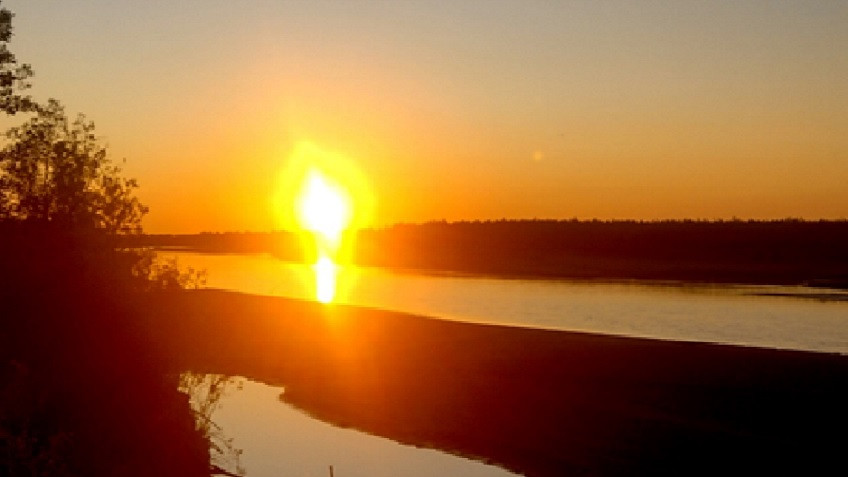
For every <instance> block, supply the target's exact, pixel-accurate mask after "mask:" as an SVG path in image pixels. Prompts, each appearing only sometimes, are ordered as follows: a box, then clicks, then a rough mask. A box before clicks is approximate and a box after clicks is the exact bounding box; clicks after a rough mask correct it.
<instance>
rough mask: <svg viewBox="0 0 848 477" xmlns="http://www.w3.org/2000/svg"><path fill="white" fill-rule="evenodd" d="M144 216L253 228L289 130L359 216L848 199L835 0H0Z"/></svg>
mask: <svg viewBox="0 0 848 477" xmlns="http://www.w3.org/2000/svg"><path fill="white" fill-rule="evenodd" d="M2 6H3V7H5V8H8V9H10V10H11V11H12V12H14V13H15V18H14V20H13V25H14V33H15V36H14V38H13V40H12V42H11V44H10V49H11V50H12V51H13V52H14V53H15V54H16V55H17V56H18V59H19V60H20V61H22V62H26V63H30V64H31V65H32V66H33V69H34V70H35V77H34V78H33V83H34V88H33V90H32V94H33V95H34V96H35V97H36V98H37V99H46V98H48V97H55V98H58V99H60V100H61V101H63V102H64V104H65V105H66V106H67V108H68V110H69V112H72V113H77V112H84V113H86V114H87V115H88V117H89V118H90V119H92V120H94V121H95V123H96V124H97V128H98V132H99V134H100V135H102V137H103V140H104V142H105V143H106V144H108V145H109V148H110V152H111V154H112V157H113V158H115V159H121V158H126V159H127V165H126V168H125V170H126V172H127V173H128V175H130V176H133V177H136V178H138V180H139V182H140V183H141V189H140V195H141V197H142V199H143V200H144V202H145V203H147V204H148V205H149V206H150V207H151V213H150V214H149V216H148V217H147V219H146V221H145V228H146V230H148V231H150V232H199V231H235V230H257V231H261V230H269V229H272V228H274V227H276V226H278V225H279V224H276V223H275V214H274V211H273V208H274V205H273V204H274V197H275V196H276V194H277V192H276V191H275V189H276V188H277V187H279V179H278V177H279V174H280V173H281V171H282V170H284V169H285V167H286V164H287V161H288V158H289V157H290V155H291V154H292V152H293V151H294V150H295V149H296V147H297V145H298V144H302V143H309V144H312V145H314V146H315V147H318V148H320V149H322V150H326V151H330V152H331V153H332V154H337V155H342V156H346V157H347V158H349V161H350V162H352V163H354V164H356V165H357V167H358V168H359V169H360V170H361V172H362V175H363V176H364V177H367V178H368V180H369V181H370V187H371V188H372V190H373V193H374V196H375V197H376V203H377V208H376V213H375V215H374V224H375V225H387V224H391V223H395V222H420V221H427V220H438V219H447V220H461V219H498V218H534V217H537V218H571V217H577V218H585V219H589V218H595V217H597V218H602V219H615V218H619V219H630V218H632V219H662V218H684V217H691V218H731V217H734V216H736V217H741V218H783V217H789V216H792V217H804V218H809V219H817V218H845V217H848V53H846V52H848V27H846V25H848V2H845V1H791V2H790V1H684V0H676V1H668V2H662V1H651V2H647V1H644V2H637V1H621V2H613V1H585V2H582V1H581V2H577V1H459V2H450V1H442V2H423V1H421V2H402V1H387V2H365V1H363V2H356V1H338V2H318V1H309V2H307V1H302V2H301V1H280V0H252V1H248V0H229V1H222V0H183V1H179V2H176V1H172V0H168V1H165V0H154V1H114V0H76V1H67V0H3V1H2Z"/></svg>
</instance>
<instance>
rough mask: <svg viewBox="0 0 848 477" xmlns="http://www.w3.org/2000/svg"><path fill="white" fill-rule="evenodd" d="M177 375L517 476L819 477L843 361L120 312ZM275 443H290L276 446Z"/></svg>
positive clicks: (326, 322) (620, 341) (255, 304)
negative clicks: (244, 386)
mask: <svg viewBox="0 0 848 477" xmlns="http://www.w3.org/2000/svg"><path fill="white" fill-rule="evenodd" d="M136 310H137V312H138V313H139V317H140V321H139V325H140V326H141V329H140V332H142V333H144V334H145V335H146V336H148V337H149V338H150V339H151V341H152V342H153V343H155V345H156V346H157V347H158V353H160V355H161V356H165V357H166V359H167V360H169V363H168V364H169V365H170V366H173V367H176V368H178V369H191V370H194V371H200V372H214V373H226V374H233V375H242V376H246V377H249V378H251V379H254V380H257V381H262V382H265V383H268V384H274V385H282V386H285V387H286V392H285V394H284V395H283V396H282V399H284V400H285V401H287V402H289V403H291V404H293V405H295V406H297V407H299V408H301V409H303V410H304V411H306V412H308V413H310V414H312V415H314V416H316V417H318V418H320V419H322V420H326V421H328V422H331V423H334V424H336V425H340V426H346V427H353V428H356V429H360V430H364V431H366V432H370V433H374V434H377V435H381V436H385V437H389V438H392V439H395V440H398V441H401V442H405V443H409V444H413V445H418V446H426V447H434V448H438V449H442V450H446V451H449V452H454V453H459V454H463V455H469V456H473V457H475V458H478V459H483V460H486V461H489V462H492V463H495V464H498V465H501V466H504V467H506V468H509V469H511V470H515V471H518V472H520V473H525V474H526V475H531V476H554V475H557V476H558V475H587V474H588V475H645V474H651V475H657V474H672V473H673V474H688V475H692V474H704V475H706V474H715V473H718V472H727V471H733V472H734V473H738V472H745V471H751V472H754V471H756V472H757V473H762V472H768V471H777V470H781V471H787V469H789V470H790V471H793V470H794V471H803V472H805V473H827V470H828V469H833V468H836V467H834V466H836V465H841V463H840V461H839V459H840V455H841V454H840V453H841V445H840V442H839V441H838V439H837V440H836V441H834V440H831V439H829V436H839V435H841V433H842V432H843V430H844V429H845V427H846V425H848V411H847V410H846V409H845V407H844V403H845V402H846V399H847V398H848V357H846V356H843V355H833V354H819V353H806V352H793V351H778V350H769V349H757V348H743V347H735V346H719V345H709V344H699V343H682V342H667V341H656V340H648V339H634V338H620V337H611V336H604V335H593V334H585V333H571V332H561V331H545V330H532V329H520V328H509V327H501V326H491V325H478V324H467V323H456V322H447V321H441V320H434V319H429V318H424V317H417V316H412V315H405V314H400V313H392V312H384V311H376V310H367V309H361V308H354V307H345V306H338V305H329V306H327V305H320V304H315V303H309V302H300V301H295V300H288V299H282V298H273V297H257V296H250V295H243V294H238V293H232V292H222V291H213V290H205V291H196V292H186V293H179V294H163V295H160V296H157V297H156V298H155V299H148V300H145V301H144V303H139V304H138V305H137V306H136ZM292 432H297V430H296V429H293V430H292Z"/></svg>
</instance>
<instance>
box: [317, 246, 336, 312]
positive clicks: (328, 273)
mask: <svg viewBox="0 0 848 477" xmlns="http://www.w3.org/2000/svg"><path fill="white" fill-rule="evenodd" d="M312 269H313V270H314V271H315V299H316V300H318V301H320V302H321V303H330V302H332V301H333V299H334V298H335V296H336V277H337V274H338V265H336V264H335V263H333V261H332V260H331V259H330V257H326V256H322V257H320V258H318V262H316V263H315V265H313V266H312Z"/></svg>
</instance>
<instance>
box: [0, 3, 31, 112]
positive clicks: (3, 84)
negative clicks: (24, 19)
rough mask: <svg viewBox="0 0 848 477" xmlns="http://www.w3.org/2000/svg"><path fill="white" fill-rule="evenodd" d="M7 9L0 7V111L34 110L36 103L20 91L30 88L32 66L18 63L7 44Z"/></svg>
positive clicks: (9, 31) (9, 16)
mask: <svg viewBox="0 0 848 477" xmlns="http://www.w3.org/2000/svg"><path fill="white" fill-rule="evenodd" d="M13 17H14V14H12V12H10V11H9V10H7V9H5V8H3V9H0V111H2V112H4V113H6V114H15V113H18V112H26V111H35V110H37V109H38V105H37V104H36V103H35V102H34V101H33V100H32V98H30V97H29V96H26V95H23V94H22V92H23V91H26V90H27V89H29V88H30V83H29V78H30V77H32V67H30V65H28V64H26V63H24V64H19V63H18V60H17V58H16V57H15V55H14V54H13V53H12V52H11V51H9V48H8V46H7V44H8V43H9V41H10V40H11V39H12V18H13Z"/></svg>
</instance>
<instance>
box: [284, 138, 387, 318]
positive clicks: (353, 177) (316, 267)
mask: <svg viewBox="0 0 848 477" xmlns="http://www.w3.org/2000/svg"><path fill="white" fill-rule="evenodd" d="M272 200H273V201H274V204H275V207H274V213H275V215H276V219H277V223H278V225H279V226H280V228H281V229H283V230H291V231H294V232H297V235H298V237H299V238H300V242H301V247H302V250H303V258H304V261H305V262H306V263H310V264H312V266H311V267H310V278H309V279H308V280H309V281H310V282H311V283H312V285H313V290H314V296H315V299H316V300H317V301H320V302H323V303H330V302H337V301H338V302H341V301H344V299H345V294H346V293H347V290H349V289H351V283H352V281H353V280H355V271H354V268H355V267H354V266H353V265H352V264H353V263H354V257H353V255H354V253H355V250H356V247H355V241H356V231H358V230H361V229H363V228H365V227H368V226H369V225H370V223H371V220H372V217H373V216H374V210H375V205H376V198H375V196H374V193H373V190H372V189H371V186H370V183H369V181H368V179H367V177H366V176H365V174H364V173H363V171H362V170H361V169H360V168H359V166H358V165H357V163H356V161H354V160H353V159H351V158H349V157H347V156H345V155H343V154H340V153H337V152H332V151H328V150H326V149H323V148H321V147H318V146H317V145H315V144H313V143H310V142H300V143H298V144H297V146H296V147H295V149H294V150H293V151H292V153H291V155H290V156H289V158H288V160H287V161H286V163H285V166H284V167H283V168H281V170H280V174H279V176H278V183H277V187H276V189H275V192H274V195H273V198H272Z"/></svg>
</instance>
